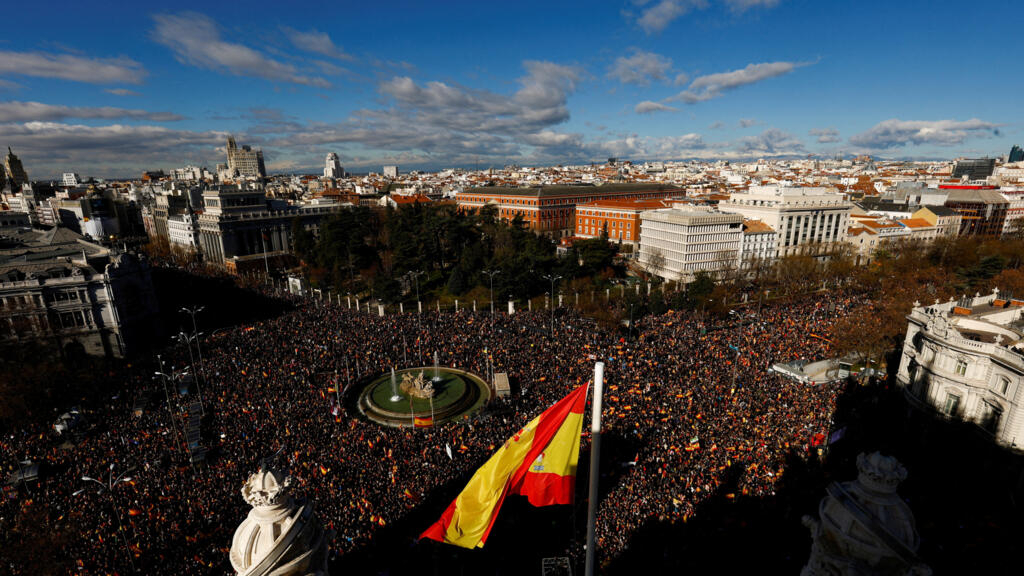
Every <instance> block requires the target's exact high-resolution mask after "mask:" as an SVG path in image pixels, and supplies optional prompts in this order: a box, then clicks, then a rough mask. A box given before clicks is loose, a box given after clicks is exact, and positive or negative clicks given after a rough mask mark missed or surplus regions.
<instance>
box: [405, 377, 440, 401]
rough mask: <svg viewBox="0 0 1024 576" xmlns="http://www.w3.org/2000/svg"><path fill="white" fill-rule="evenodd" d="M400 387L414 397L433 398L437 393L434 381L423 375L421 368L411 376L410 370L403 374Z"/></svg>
mask: <svg viewBox="0 0 1024 576" xmlns="http://www.w3.org/2000/svg"><path fill="white" fill-rule="evenodd" d="M401 389H402V392H404V393H405V394H407V395H409V396H415V397H416V398H433V397H434V394H436V393H437V390H436V389H435V388H434V383H433V382H431V381H430V380H427V379H426V378H424V377H423V371H422V370H420V372H419V374H417V375H416V376H413V375H412V372H406V373H405V374H403V375H402V386H401Z"/></svg>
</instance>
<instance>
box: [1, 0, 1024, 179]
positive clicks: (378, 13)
mask: <svg viewBox="0 0 1024 576" xmlns="http://www.w3.org/2000/svg"><path fill="white" fill-rule="evenodd" d="M1014 13H1015V12H1014V8H1013V6H1012V5H1011V4H1009V3H995V2H993V3H986V2H973V3H971V4H969V5H967V6H964V5H962V4H960V3H953V2H942V1H938V2H935V1H933V2H919V1H899V2H892V1H889V2H860V3H840V2H829V1H822V0H817V1H814V0H646V1H639V0H626V1H623V2H593V1H591V2H552V1H548V2H535V1H532V0H528V1H518V2H514V3H488V2H472V3H470V2H455V1H452V2H373V3H350V2H324V3H309V4H303V5H293V4H292V3H283V2H275V3H269V2H254V1H247V2H223V3H204V4H199V3H196V4H192V5H189V4H187V3H180V2H176V3H173V4H172V3H159V2H150V3H140V2H132V3H123V4H120V5H118V4H117V3H106V4H103V5H92V6H89V5H86V3H80V2H76V3H71V2H47V3H23V4H21V5H19V8H18V10H10V11H7V12H5V26H4V29H5V34H4V36H3V38H2V39H0V145H10V146H12V147H13V148H14V150H15V153H17V154H19V155H20V156H21V157H22V159H23V160H24V161H25V164H26V167H27V169H28V170H29V173H30V176H32V177H52V176H54V175H57V174H59V173H60V172H63V171H72V170H73V171H77V172H79V173H81V174H83V175H96V176H107V177H112V176H122V175H137V174H138V173H139V172H140V171H141V170H144V169H169V168H175V167H179V166H183V165H185V164H187V163H193V164H203V165H207V166H210V167H211V168H212V167H213V165H214V164H216V163H217V162H223V161H224V160H223V146H224V143H223V141H224V139H225V137H226V135H227V134H228V133H232V134H234V135H235V136H236V138H237V139H238V140H239V142H241V143H248V144H252V145H255V146H260V147H262V148H263V150H264V153H265V155H266V158H267V163H268V167H269V168H270V169H271V171H280V172H291V171H318V170H319V169H320V167H321V166H322V163H323V158H324V156H325V155H326V153H327V152H329V151H335V152H338V153H339V155H340V156H341V158H342V162H343V164H344V165H345V166H346V168H347V169H349V170H353V171H364V170H378V169H379V167H380V165H382V164H390V163H397V164H399V165H400V166H401V167H402V169H413V168H426V169H436V168H444V167H449V166H474V165H479V166H481V167H484V166H501V165H504V164H508V163H518V164H526V165H530V164H556V163H579V162H588V161H593V160H598V161H599V160H603V159H605V158H607V157H609V156H617V157H620V158H628V159H633V160H644V159H651V160H653V159H688V158H707V159H713V158H725V159H743V158H771V157H789V156H804V155H808V154H818V155H834V154H836V153H838V152H843V153H847V154H852V153H869V154H873V155H875V156H879V157H887V158H953V157H957V156H977V155H1001V154H1005V153H1006V152H1007V151H1008V150H1009V148H1010V146H1011V145H1012V144H1015V143H1022V142H1021V141H1022V140H1024V138H1021V135H1020V123H1021V112H1020V106H1019V104H1018V101H1019V94H1021V93H1022V88H1024V75H1022V74H1021V73H1020V64H1019V57H1018V56H1016V54H1019V52H1020V46H1019V42H1017V41H1016V38H1017V37H1018V34H1019V23H1020V21H1019V19H1018V18H1015V17H1011V16H1010V15H1011V14H1014Z"/></svg>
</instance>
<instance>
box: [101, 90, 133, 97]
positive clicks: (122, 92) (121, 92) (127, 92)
mask: <svg viewBox="0 0 1024 576" xmlns="http://www.w3.org/2000/svg"><path fill="white" fill-rule="evenodd" d="M104 92H106V93H107V94H113V95H114V96H138V95H139V93H138V92H136V91H135V90H129V89H127V88H107V89H106V90H104Z"/></svg>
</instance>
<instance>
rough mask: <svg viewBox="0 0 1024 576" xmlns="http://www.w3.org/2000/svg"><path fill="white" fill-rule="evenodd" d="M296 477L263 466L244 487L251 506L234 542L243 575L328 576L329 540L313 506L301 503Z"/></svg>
mask: <svg viewBox="0 0 1024 576" xmlns="http://www.w3.org/2000/svg"><path fill="white" fill-rule="evenodd" d="M293 482H294V478H292V477H291V476H289V475H287V474H285V473H284V472H281V471H279V470H273V469H267V468H265V467H260V470H259V472H256V473H255V474H253V475H252V476H249V479H248V480H246V482H245V484H243V485H242V498H244V499H245V501H246V502H248V503H249V505H250V506H252V510H250V511H249V515H248V516H247V517H246V519H245V520H243V521H242V523H241V524H240V525H239V526H238V529H237V530H235V536H234V538H232V539H231V552H230V558H231V566H232V567H233V568H234V569H235V573H236V574H237V575H238V576H326V575H327V573H328V572H327V540H328V536H327V535H325V534H324V530H323V528H322V527H321V526H320V523H319V521H318V519H317V517H316V514H314V512H313V503H312V502H296V500H295V499H294V498H293V497H292V495H291V489H290V488H291V485H292V484H293Z"/></svg>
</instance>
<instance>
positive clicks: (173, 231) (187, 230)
mask: <svg viewBox="0 0 1024 576" xmlns="http://www.w3.org/2000/svg"><path fill="white" fill-rule="evenodd" d="M167 239H168V240H169V241H170V242H171V244H177V245H179V246H185V247H188V248H196V247H197V246H199V216H197V215H196V214H193V213H185V214H175V215H174V216H168V217H167Z"/></svg>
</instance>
